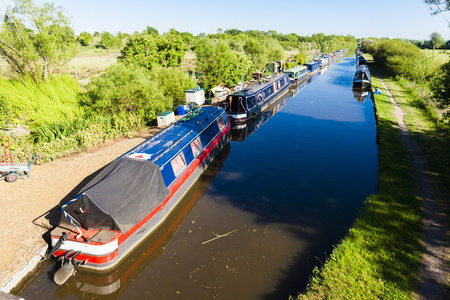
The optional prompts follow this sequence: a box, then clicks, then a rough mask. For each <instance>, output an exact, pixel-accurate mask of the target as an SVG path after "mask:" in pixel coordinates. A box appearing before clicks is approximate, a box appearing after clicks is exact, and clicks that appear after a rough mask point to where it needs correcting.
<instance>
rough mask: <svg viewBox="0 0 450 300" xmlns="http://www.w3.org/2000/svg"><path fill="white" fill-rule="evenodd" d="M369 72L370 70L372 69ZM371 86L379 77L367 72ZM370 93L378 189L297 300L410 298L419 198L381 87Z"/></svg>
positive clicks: (418, 228) (418, 229) (416, 256)
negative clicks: (375, 132)
mask: <svg viewBox="0 0 450 300" xmlns="http://www.w3.org/2000/svg"><path fill="white" fill-rule="evenodd" d="M372 75H375V74H372ZM372 80H373V85H376V86H378V87H380V88H381V82H380V80H379V79H378V78H377V77H376V76H373V77H372ZM381 90H382V95H376V96H375V105H376V110H377V113H376V114H377V127H378V145H379V176H378V194H376V195H372V196H370V197H369V198H368V199H367V200H366V202H365V203H364V205H363V207H362V209H361V213H360V216H359V218H358V219H357V220H356V222H355V224H354V226H353V227H352V228H351V229H350V230H349V233H348V235H347V236H346V238H345V239H343V240H342V241H341V243H340V244H339V245H338V246H336V248H335V249H334V251H333V253H332V254H331V255H330V257H329V258H328V259H327V261H326V263H325V265H324V266H323V267H321V268H320V269H319V268H316V269H315V271H314V274H313V277H312V278H311V280H310V283H309V285H308V287H307V292H306V293H305V294H303V295H299V296H298V297H297V299H412V292H413V290H414V287H415V285H416V284H417V280H418V277H417V275H418V269H419V265H420V260H421V251H420V250H421V248H420V244H419V240H420V238H421V233H422V227H421V225H422V223H421V199H420V197H419V196H418V190H417V177H416V176H415V173H414V168H413V165H412V160H411V156H410V153H409V152H408V151H407V149H406V148H405V146H404V143H403V141H402V139H401V134H400V131H399V130H398V129H397V127H396V125H397V124H398V123H397V118H396V116H395V114H394V109H393V106H392V104H391V103H390V101H389V98H388V96H387V94H386V91H385V90H383V89H382V88H381Z"/></svg>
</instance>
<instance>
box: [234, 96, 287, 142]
mask: <svg viewBox="0 0 450 300" xmlns="http://www.w3.org/2000/svg"><path fill="white" fill-rule="evenodd" d="M288 99H289V94H285V95H284V96H283V97H279V98H277V100H276V101H275V102H273V103H271V104H270V106H269V107H268V108H267V109H266V110H265V111H264V112H262V113H261V114H259V115H258V117H256V118H254V119H251V120H248V121H247V122H244V123H239V124H235V125H233V126H232V127H231V131H230V132H231V139H232V140H233V141H235V142H242V141H244V140H245V139H246V138H248V137H249V136H250V135H252V134H253V133H254V132H255V131H257V130H258V129H259V128H261V127H262V126H263V125H264V124H265V123H266V122H267V121H268V120H269V119H270V118H272V117H273V116H274V115H275V114H276V113H277V112H279V111H280V110H281V109H282V108H283V107H284V106H285V105H286V104H287V102H288Z"/></svg>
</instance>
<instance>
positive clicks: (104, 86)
mask: <svg viewBox="0 0 450 300" xmlns="http://www.w3.org/2000/svg"><path fill="white" fill-rule="evenodd" d="M81 102H82V104H83V105H85V106H86V107H87V108H89V109H92V110H93V111H95V112H96V113H100V114H102V115H121V114H124V113H133V114H135V115H138V116H141V117H142V118H143V120H144V121H145V122H147V123H152V122H153V123H154V121H155V120H156V116H157V115H159V114H161V113H162V112H164V111H167V110H170V109H171V108H172V101H171V100H170V99H169V98H168V97H165V96H164V94H163V91H162V90H161V88H160V87H159V85H158V84H157V83H156V82H155V81H154V80H152V76H151V74H150V72H149V71H148V70H147V69H145V68H142V67H139V66H136V65H129V66H125V65H123V64H120V63H119V64H115V65H112V66H110V67H109V68H108V69H107V70H106V72H105V73H104V74H102V75H101V76H99V77H95V78H93V79H92V80H91V81H90V82H89V84H88V86H87V93H86V94H85V95H84V97H83V99H82V101H81Z"/></svg>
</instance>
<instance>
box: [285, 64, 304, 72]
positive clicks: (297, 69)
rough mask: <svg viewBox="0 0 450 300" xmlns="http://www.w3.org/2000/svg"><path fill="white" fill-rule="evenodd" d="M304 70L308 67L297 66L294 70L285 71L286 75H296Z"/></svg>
mask: <svg viewBox="0 0 450 300" xmlns="http://www.w3.org/2000/svg"><path fill="white" fill-rule="evenodd" d="M303 69H306V67H305V66H303V65H302V66H295V67H293V68H290V69H288V70H286V71H284V73H295V72H298V71H300V70H303Z"/></svg>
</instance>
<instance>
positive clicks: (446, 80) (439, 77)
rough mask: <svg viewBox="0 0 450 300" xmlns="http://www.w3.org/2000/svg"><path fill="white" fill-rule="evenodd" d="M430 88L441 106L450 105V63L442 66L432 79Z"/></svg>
mask: <svg viewBox="0 0 450 300" xmlns="http://www.w3.org/2000/svg"><path fill="white" fill-rule="evenodd" d="M430 88H431V90H432V91H433V93H434V95H435V96H436V97H437V98H438V101H439V103H440V104H441V106H443V107H444V106H449V105H450V62H447V63H445V64H443V65H442V66H441V67H440V68H439V72H437V73H436V76H435V77H434V78H433V80H432V81H431V84H430Z"/></svg>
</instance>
